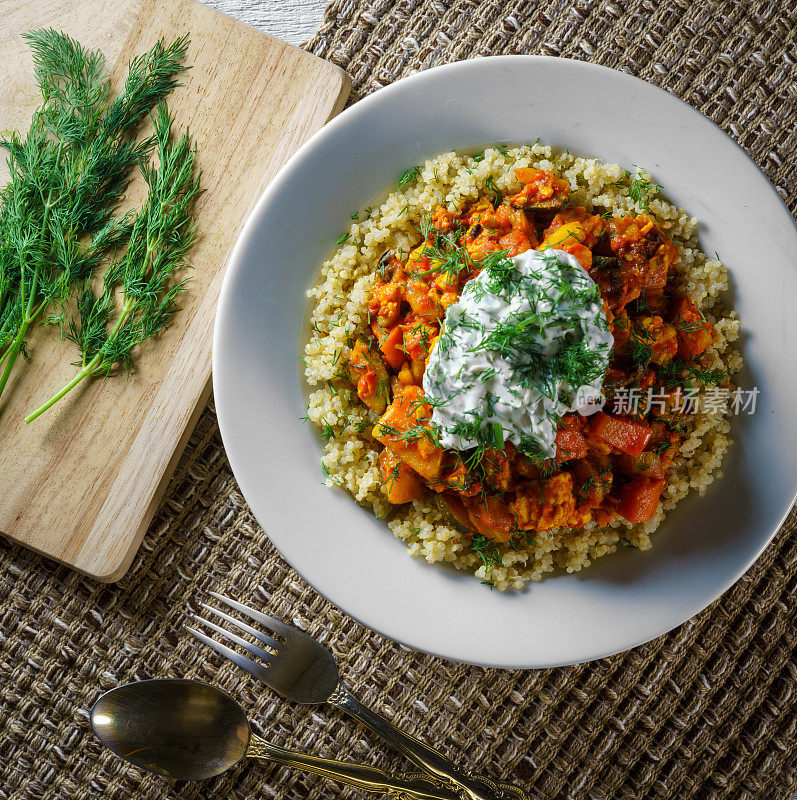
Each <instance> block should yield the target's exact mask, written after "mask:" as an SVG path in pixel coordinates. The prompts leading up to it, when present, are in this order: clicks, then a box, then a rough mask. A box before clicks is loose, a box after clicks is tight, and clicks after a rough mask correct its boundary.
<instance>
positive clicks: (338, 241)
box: [335, 233, 349, 244]
mask: <svg viewBox="0 0 797 800" xmlns="http://www.w3.org/2000/svg"><path fill="white" fill-rule="evenodd" d="M348 241H349V234H348V233H341V235H340V236H338V238H337V239H335V244H344V243H345V242H348Z"/></svg>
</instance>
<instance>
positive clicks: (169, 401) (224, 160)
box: [0, 0, 349, 581]
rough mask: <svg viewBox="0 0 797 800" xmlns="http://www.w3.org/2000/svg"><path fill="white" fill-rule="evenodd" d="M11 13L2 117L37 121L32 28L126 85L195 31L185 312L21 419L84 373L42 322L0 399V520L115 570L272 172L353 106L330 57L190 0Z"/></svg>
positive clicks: (132, 543) (42, 546)
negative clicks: (123, 359) (142, 63)
mask: <svg viewBox="0 0 797 800" xmlns="http://www.w3.org/2000/svg"><path fill="white" fill-rule="evenodd" d="M0 20H2V22H3V24H2V26H0V53H2V59H0V87H2V92H0V130H6V129H16V130H22V131H25V130H27V128H28V125H29V122H30V116H31V113H32V111H33V109H34V108H35V107H36V105H37V104H38V96H37V92H36V88H35V84H34V82H33V75H32V59H31V57H30V53H29V51H28V49H27V46H26V44H25V42H24V41H23V40H22V38H21V34H22V33H23V32H25V31H27V30H30V29H33V28H38V27H45V26H49V27H53V28H56V29H58V30H63V31H64V32H66V33H68V34H70V35H72V36H74V37H75V38H76V39H78V40H79V41H80V42H81V43H82V44H84V45H85V46H87V47H90V48H97V47H99V48H100V49H101V50H102V51H103V53H104V54H105V57H106V61H107V64H108V66H109V69H110V71H111V73H112V75H113V76H114V79H115V84H114V85H115V86H118V80H119V76H122V75H124V74H125V73H126V66H127V63H128V62H129V60H130V58H131V57H133V56H135V55H138V54H140V53H143V52H146V51H147V50H148V49H149V48H150V47H151V46H152V45H153V44H154V43H155V42H156V41H157V39H158V38H160V37H165V38H167V39H168V40H170V41H171V40H172V39H174V38H176V37H178V36H181V35H183V34H185V33H189V34H190V37H191V46H190V49H189V51H188V59H187V60H188V63H190V64H191V65H192V68H191V70H190V71H189V72H188V73H186V74H185V76H184V78H183V79H182V80H183V86H181V87H179V88H178V89H176V90H175V91H174V93H173V94H172V96H171V98H170V99H169V106H170V108H171V109H172V111H173V112H174V114H175V117H176V120H177V123H178V125H179V126H181V127H182V126H187V127H188V128H189V129H190V131H191V134H192V135H193V137H194V138H195V140H196V142H197V145H198V148H199V161H200V165H201V168H202V172H203V185H204V187H205V189H206V191H205V193H204V195H203V196H202V198H201V199H200V201H199V204H198V206H197V221H198V223H199V231H200V236H199V239H198V241H197V243H196V245H195V246H194V247H193V249H192V251H191V253H190V260H191V263H192V267H193V268H192V270H191V281H190V286H189V289H188V291H186V292H185V294H184V296H183V297H181V300H180V306H181V310H180V311H179V313H178V314H177V316H176V317H175V319H174V322H173V324H172V325H171V327H169V329H168V330H167V331H166V332H165V334H163V335H162V336H161V337H160V339H159V340H158V341H157V342H156V343H154V344H150V343H147V344H146V345H145V346H144V350H143V352H142V353H141V354H140V357H139V358H138V359H137V368H136V370H135V372H134V374H133V375H132V376H131V377H130V378H129V379H126V378H125V377H124V375H121V376H116V377H113V378H110V379H107V380H95V381H93V382H90V383H89V382H84V384H83V385H82V388H78V389H77V390H76V391H73V392H72V393H70V396H67V397H66V398H65V399H64V400H62V401H61V402H60V403H58V404H57V405H56V406H55V407H53V408H52V409H51V410H50V411H48V412H47V413H46V414H44V415H43V416H42V417H40V418H39V419H38V420H36V421H35V422H33V423H32V424H30V425H27V426H25V425H24V424H23V423H22V420H23V417H24V416H25V414H26V413H28V412H29V411H31V410H32V409H34V408H36V407H37V406H38V405H39V404H40V403H41V402H43V401H44V400H46V399H47V398H48V397H50V396H51V395H52V394H53V393H54V392H55V391H57V390H58V389H59V388H60V387H61V386H63V385H64V383H65V382H66V381H67V380H69V379H70V378H71V377H72V376H73V375H74V373H75V367H74V366H72V365H71V363H70V362H72V361H74V360H75V358H76V356H77V353H76V351H75V349H74V347H73V346H72V345H71V344H70V343H68V342H60V341H59V340H58V335H57V330H55V329H52V328H51V329H44V328H40V329H38V330H37V331H35V333H34V335H33V336H31V338H30V360H29V361H28V362H27V364H26V365H24V369H21V368H20V367H22V366H23V365H22V364H21V363H18V365H17V368H16V369H15V371H14V374H13V376H12V379H11V381H10V382H9V384H8V386H7V389H6V392H5V393H4V396H3V398H2V399H0V476H2V477H0V531H1V532H2V533H3V534H4V535H5V536H7V537H9V538H11V539H13V540H15V541H17V542H20V543H22V544H24V545H26V546H28V547H31V548H33V549H34V550H37V551H39V552H41V553H44V554H45V555H47V556H50V557H52V558H54V559H57V560H58V561H61V562H63V563H65V564H68V565H70V566H72V567H75V568H76V569H78V570H80V571H82V572H85V573H87V574H89V575H92V576H94V577H96V578H98V579H99V580H102V581H115V580H118V579H119V578H120V577H121V576H122V575H123V574H124V573H125V571H126V570H127V568H128V566H129V565H130V562H131V561H132V559H133V556H134V555H135V552H136V550H137V549H138V546H139V544H140V542H141V539H142V537H143V535H144V532H145V531H146V529H147V526H148V525H149V523H150V521H151V519H152V517H153V514H154V512H155V509H156V508H157V506H158V503H159V501H160V499H161V497H162V494H163V492H164V490H165V488H166V484H167V482H168V479H169V477H170V475H171V473H172V471H173V469H174V467H175V465H176V462H177V460H178V457H179V455H180V453H181V451H182V449H183V447H184V445H185V443H186V441H187V439H188V436H189V434H190V432H191V430H192V428H193V426H194V424H195V422H196V419H197V417H198V416H199V413H200V411H201V410H202V408H203V407H204V405H205V402H206V400H207V398H208V396H209V393H210V368H211V340H212V328H213V316H214V312H215V308H216V300H217V297H218V293H219V288H220V285H221V279H222V277H223V274H224V271H225V267H226V264H227V260H228V258H229V256H230V252H231V249H232V247H233V245H234V244H235V240H236V238H237V236H238V233H239V231H240V229H241V227H242V225H243V223H244V221H245V219H246V217H247V215H248V214H249V211H250V210H251V208H252V206H253V205H254V203H255V201H256V200H257V198H258V197H259V196H260V194H261V192H262V191H263V189H264V188H265V186H266V185H267V183H268V182H269V180H270V179H271V178H272V177H273V175H274V174H275V172H276V171H277V169H279V167H280V166H282V164H284V163H285V161H286V160H287V159H288V157H289V156H290V155H291V154H292V153H293V152H294V151H295V150H296V149H297V147H298V146H299V145H300V144H301V143H302V142H303V141H305V140H306V139H307V138H308V137H309V136H310V135H311V134H312V133H313V132H315V131H316V130H318V129H319V128H320V127H321V126H322V125H323V124H324V123H325V122H326V121H327V120H328V119H330V117H332V116H334V115H335V114H336V113H337V112H338V111H339V110H340V109H341V108H342V106H343V103H344V101H345V99H346V96H347V95H348V92H349V81H348V78H347V77H346V75H345V73H344V72H343V71H342V70H340V69H338V68H337V67H335V66H333V65H332V64H329V63H327V62H325V61H322V60H321V59H318V58H315V57H314V56H311V55H309V54H307V53H305V52H303V51H301V50H298V49H297V48H294V47H290V46H289V45H286V44H284V43H282V42H280V41H278V40H277V39H274V38H272V37H269V36H266V35H264V34H262V33H259V32H257V31H255V30H254V29H253V28H249V27H247V26H245V25H242V24H241V23H238V22H236V21H235V20H232V19H230V18H229V17H226V16H224V15H222V14H219V13H217V12H215V11H213V10H211V9H209V8H207V7H205V6H202V5H199V4H198V3H194V2H193V1H192V0H80V1H79V2H68V3H65V2H64V1H63V0H0ZM3 160H4V159H3ZM6 180H7V171H6V170H5V166H3V167H2V171H0V184H3V183H5V181H6ZM297 212H300V209H297ZM266 256H267V254H265V253H264V257H266ZM21 361H22V359H21V358H20V359H19V362H21Z"/></svg>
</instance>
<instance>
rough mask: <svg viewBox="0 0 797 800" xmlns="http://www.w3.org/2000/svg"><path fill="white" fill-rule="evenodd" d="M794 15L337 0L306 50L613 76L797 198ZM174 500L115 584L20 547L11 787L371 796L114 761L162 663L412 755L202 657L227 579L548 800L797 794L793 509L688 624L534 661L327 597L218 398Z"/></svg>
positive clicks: (370, 756) (715, 7)
mask: <svg viewBox="0 0 797 800" xmlns="http://www.w3.org/2000/svg"><path fill="white" fill-rule="evenodd" d="M789 5H790V4H789V3H787V2H769V1H768V0H754V1H753V2H750V3H747V2H743V1H740V2H716V3H692V2H687V0H666V1H665V2H660V3H657V2H652V0H651V1H650V2H639V1H635V2H625V1H624V0H610V2H599V3H594V2H575V3H570V2H567V3H566V2H534V1H533V0H513V2H501V0H491V1H490V2H476V0H426V1H424V0H402V1H401V2H390V0H376V1H372V2H363V3H359V4H355V3H353V2H351V0H338V1H337V2H335V3H334V4H333V5H332V6H331V7H330V8H329V10H328V12H327V15H326V19H325V22H324V24H323V26H322V28H321V30H320V32H319V34H318V35H317V36H316V37H315V38H314V39H313V40H312V42H310V43H309V48H310V49H311V50H312V51H313V52H315V53H317V54H318V55H321V56H324V57H327V58H331V59H332V60H333V61H336V62H337V63H339V64H340V65H341V66H343V67H344V68H346V69H347V70H348V71H349V73H350V74H351V76H352V79H353V81H354V97H355V98H357V97H361V96H363V95H364V94H366V93H368V92H370V91H373V90H374V89H376V88H378V87H379V86H383V85H385V84H386V83H389V82H390V81H392V80H395V79H396V78H398V77H400V76H401V75H404V74H407V73H408V72H411V71H412V70H415V69H422V68H425V67H430V66H433V65H435V64H439V63H442V62H445V61H450V60H455V59H459V58H466V57H471V56H474V55H481V54H490V53H493V54H495V53H545V54H550V55H559V56H568V57H572V58H581V59H589V60H594V61H596V62H599V63H602V64H606V65H608V66H613V67H617V68H619V69H623V70H626V71H629V72H632V73H633V74H636V75H639V76H641V77H643V78H646V79H647V80H649V81H651V82H653V83H656V84H658V85H660V86H663V87H665V88H666V89H668V90H669V91H672V92H673V93H675V94H677V95H678V96H680V97H682V98H684V99H685V100H687V101H688V102H690V103H691V104H692V105H694V106H696V107H697V108H699V109H700V110H701V111H703V112H704V113H706V114H707V115H708V116H710V117H711V118H712V119H714V120H715V121H716V122H718V123H719V124H720V125H722V126H723V128H725V130H727V131H728V132H729V133H730V134H731V135H732V136H734V137H735V138H736V139H737V141H739V142H740V144H742V145H743V146H744V147H745V148H746V149H747V150H748V152H750V153H751V154H752V155H753V157H754V158H755V159H756V161H757V162H758V164H759V165H760V166H761V167H762V169H763V170H764V171H765V172H766V173H767V175H768V176H769V178H770V179H771V180H772V181H773V183H775V185H776V186H777V187H778V190H779V191H780V192H781V194H782V196H783V197H784V199H786V200H787V202H789V203H790V204H791V207H792V209H794V207H795V206H794V204H795V200H796V199H797V198H795V194H794V169H795V164H794V151H795V147H794V144H795V132H794V128H793V126H794V120H795V113H794V106H793V105H790V102H791V100H792V98H791V96H790V94H789V92H790V90H791V89H793V86H794V83H793V78H794V63H795V56H796V55H797V53H795V26H794V18H793V17H790V16H789V13H788V10H787V9H788V6H789ZM770 468H772V469H777V465H776V464H773V465H770ZM6 479H9V478H8V476H6ZM167 497H168V499H167V500H166V501H165V502H164V504H163V507H162V508H161V510H160V512H159V514H158V516H157V519H156V520H155V522H154V524H153V525H152V529H151V530H150V532H149V534H148V535H147V537H146V539H145V541H144V544H143V546H142V548H141V551H140V553H139V555H138V557H137V558H136V560H135V562H134V564H133V567H132V569H131V570H130V573H129V574H128V575H127V576H126V577H125V578H124V579H123V580H122V581H121V582H120V583H119V584H117V585H115V586H100V585H98V584H96V583H94V582H92V581H90V580H88V579H86V578H82V577H80V576H78V575H76V574H74V573H72V572H70V571H69V570H67V569H64V568H60V567H55V566H54V565H53V564H52V563H50V562H47V561H44V560H43V559H41V558H39V557H38V556H36V555H33V554H31V553H29V552H26V551H24V550H21V549H19V548H17V547H15V546H13V545H11V544H9V543H7V542H5V541H2V542H0V558H1V559H2V563H1V565H0V598H2V608H1V610H0V614H1V615H2V618H1V619H0V645H1V646H2V657H1V658H0V686H2V693H1V696H0V720H1V721H2V733H0V799H2V800H5V799H6V798H15V799H16V798H20V799H21V798H31V800H32V799H33V798H35V799H36V800H47V799H49V798H69V799H70V800H82V799H83V798H97V797H104V798H127V797H130V796H137V797H146V798H199V797H214V796H218V797H224V798H230V800H233V799H234V798H235V799H237V798H249V797H251V798H254V797H265V798H268V797H286V798H292V797H308V798H322V797H338V796H339V797H354V796H360V795H357V793H354V792H349V791H348V790H338V788H337V787H336V786H334V785H333V784H329V783H326V782H323V781H320V780H316V779H315V778H312V777H304V776H302V775H300V774H299V773H297V772H292V771H288V770H285V769H282V768H276V767H272V766H270V765H268V764H263V765H262V766H260V765H258V764H250V765H248V766H245V767H242V768H239V769H237V770H235V771H233V772H231V773H228V774H226V775H224V776H221V777H219V778H216V779H214V780H212V781H209V782H207V783H204V784H200V785H197V784H176V783H169V782H166V781H163V780H161V779H159V778H155V777H153V776H146V775H143V774H142V773H141V772H139V771H137V770H135V769H132V768H128V767H127V766H126V765H125V764H124V763H123V762H121V761H120V760H119V759H116V758H114V757H112V756H110V755H109V754H108V753H107V752H102V751H101V750H100V748H99V746H98V745H97V743H96V742H95V740H94V738H93V736H92V734H91V731H90V728H89V724H88V715H87V710H88V708H89V707H90V706H91V704H92V702H93V701H94V699H95V698H96V697H97V695H98V694H99V692H101V691H103V690H105V689H108V688H110V687H112V686H115V685H117V684H120V683H124V682H126V681H130V680H135V679H140V678H146V677H158V676H165V675H177V676H188V677H197V678H201V679H205V680H209V681H213V682H215V683H217V684H219V685H221V686H223V687H225V688H226V689H228V690H230V691H232V692H233V693H235V694H236V695H237V696H238V697H239V698H240V699H241V701H242V702H243V704H244V705H245V706H246V708H247V709H248V710H249V712H250V714H251V717H252V719H253V720H254V721H255V724H256V727H258V728H259V729H260V730H261V731H262V732H263V733H264V734H265V735H267V736H268V737H269V738H270V739H272V740H273V741H275V742H277V743H280V744H284V745H287V746H292V747H297V748H305V749H307V750H309V751H313V752H317V753H321V754H323V755H327V756H335V757H339V758H350V759H356V760H359V761H363V762H367V763H372V764H377V765H379V766H381V767H385V768H388V769H392V770H404V769H406V768H407V765H406V763H404V762H402V761H401V759H399V758H398V757H396V756H394V755H393V754H391V753H389V752H387V751H386V750H385V749H383V748H382V747H381V746H380V745H379V744H378V743H377V742H376V741H375V740H374V739H373V738H372V737H371V736H370V735H368V734H367V733H365V732H364V731H363V730H362V729H360V728H358V727H357V726H356V725H354V724H353V723H351V722H349V721H348V720H346V719H344V718H342V717H340V716H339V715H338V714H337V713H335V712H333V711H330V710H327V709H325V708H321V707H316V708H312V707H299V706H292V705H290V704H287V703H284V702H282V701H279V700H277V699H275V696H274V695H273V694H272V693H270V692H269V691H268V690H267V689H265V688H261V687H260V686H258V685H257V684H255V683H254V682H253V681H251V680H249V679H248V678H247V677H245V676H243V675H242V674H240V673H239V672H237V671H234V670H233V669H232V668H228V667H227V666H225V665H222V664H221V663H220V661H219V660H218V659H216V658H212V657H209V656H208V653H206V652H204V651H202V650H200V649H199V648H198V647H197V646H196V645H195V644H194V643H193V642H192V641H191V640H189V638H188V637H187V636H185V635H184V634H183V633H182V632H181V625H182V624H183V623H184V622H185V621H186V619H187V616H188V614H189V612H190V611H192V610H196V609H197V604H198V602H199V601H200V599H201V598H202V597H203V596H204V594H205V592H206V591H207V590H208V589H221V590H223V591H227V592H228V593H230V594H233V595H235V596H238V597H241V598H242V599H245V600H251V601H252V602H254V603H255V604H261V605H265V604H266V603H267V604H268V608H269V609H271V610H272V612H273V613H276V614H277V615H281V616H284V617H285V618H287V619H289V620H291V621H293V622H294V623H296V624H297V625H299V626H301V627H304V628H306V629H307V630H308V631H310V632H311V633H312V634H313V635H316V636H318V637H319V638H320V639H322V640H323V641H325V642H326V643H327V644H328V645H329V646H330V647H331V648H332V650H333V651H334V653H335V655H336V657H337V658H338V659H339V661H340V664H341V667H342V671H343V673H344V674H345V675H346V676H347V679H348V680H349V681H350V683H352V684H353V686H354V688H355V690H356V691H357V692H358V693H359V694H360V695H361V696H362V697H363V698H364V699H365V700H367V701H368V702H370V703H373V705H374V706H375V707H376V708H377V709H382V710H383V711H384V712H385V713H389V714H390V715H391V716H392V717H393V718H394V719H395V720H396V721H397V722H398V723H399V724H400V725H402V726H404V727H405V728H406V729H407V730H409V731H412V732H414V733H416V734H419V735H421V736H422V737H423V738H426V739H427V740H428V741H430V742H433V743H434V744H436V745H437V746H439V747H440V748H442V749H443V750H444V751H446V752H447V753H449V754H450V755H452V756H454V757H456V758H458V759H460V760H461V761H462V762H463V763H465V764H467V765H470V766H473V767H475V766H477V765H478V766H479V768H480V769H483V770H484V771H485V772H488V773H490V774H493V775H496V776H504V777H511V778H514V779H515V780H517V781H519V782H521V783H523V784H524V785H526V786H528V787H529V788H530V789H531V790H532V792H533V795H534V797H535V798H539V799H540V800H554V799H558V798H563V799H564V798H572V799H573V800H576V799H578V800H580V799H581V798H584V799H586V798H591V799H593V800H610V799H611V800H614V799H615V798H629V799H631V798H633V800H640V799H641V798H679V800H681V799H685V798H701V799H702V798H742V797H743V798H761V799H762V800H785V798H787V797H789V796H790V792H791V790H792V789H793V788H795V782H796V781H797V763H796V762H797V758H795V740H796V739H797V680H796V679H797V668H796V663H795V660H794V653H793V648H794V643H795V620H794V613H795V608H794V596H795V579H796V578H797V542H795V537H794V536H793V532H794V529H795V527H797V514H795V513H792V516H791V517H790V519H789V521H788V522H787V524H786V525H785V526H784V528H783V530H782V531H781V532H780V533H779V534H778V536H777V537H776V539H775V541H774V542H773V543H772V545H771V546H770V547H769V548H768V549H767V550H766V552H765V553H764V555H763V556H762V557H761V558H760V559H759V561H758V563H757V564H756V565H755V566H754V567H753V568H752V569H751V570H750V571H749V572H748V573H747V574H746V575H745V576H744V577H743V578H742V579H741V580H740V581H739V583H737V584H736V585H735V586H734V587H733V588H732V589H731V590H730V591H728V592H727V593H726V594H725V595H724V596H723V597H722V598H721V599H720V600H718V601H717V602H716V603H714V605H712V606H711V608H709V609H707V610H706V611H705V612H703V613H702V614H699V615H698V616H697V617H696V618H694V619H692V620H690V621H689V622H687V623H686V624H684V625H682V626H681V627H680V628H678V629H676V630H675V631H673V632H671V633H670V634H668V635H666V636H663V637H661V638H659V639H657V640H656V641H654V642H652V643H650V644H648V645H645V646H642V647H638V648H636V649H634V650H632V651H629V652H627V653H624V654H622V655H619V656H615V657H613V658H608V659H604V660H602V661H598V662H594V663H592V664H587V665H582V666H576V667H568V668H563V669H549V670H540V671H536V672H519V671H498V670H487V669H481V668H476V667H465V666H460V665H457V664H452V663H450V662H447V661H442V660H440V659H436V658H433V657H430V656H426V655H422V654H419V653H415V652H413V651H410V650H408V649H406V648H404V647H402V646H400V645H397V644H395V643H393V642H391V641H388V640H386V639H383V638H382V637H380V636H377V635H375V634H373V633H371V632H370V631H368V630H366V629H364V628H362V627H361V626H359V625H358V624H356V623H355V622H353V621H352V620H350V619H349V618H347V617H346V616H345V615H344V614H342V613H341V612H340V611H338V610H337V609H336V608H335V607H333V606H332V605H330V604H329V603H328V602H326V601H325V600H323V599H322V598H321V597H319V596H318V595H317V594H316V593H315V592H313V591H312V590H311V589H310V588H309V587H308V586H307V585H306V584H305V583H304V582H303V581H302V580H301V579H300V578H298V576H297V575H296V574H295V573H294V572H293V571H292V570H290V569H289V568H288V567H287V566H286V565H285V563H284V562H283V561H282V560H281V559H280V557H279V556H278V555H277V554H276V553H275V551H274V549H273V547H272V546H271V544H270V543H269V541H268V539H267V537H266V535H265V533H264V532H263V531H262V529H261V528H260V527H259V526H258V524H257V523H256V522H255V520H254V519H253V517H252V515H251V513H250V512H249V510H248V508H247V506H246V503H245V502H244V499H243V497H242V496H241V495H240V493H239V491H238V489H237V487H236V485H235V482H234V480H233V478H232V476H231V473H230V469H229V466H228V464H227V461H226V459H225V456H224V451H223V448H222V443H221V440H220V438H219V433H218V428H217V426H216V420H215V415H214V412H213V409H212V406H211V407H210V408H209V409H208V410H207V412H206V413H205V414H204V415H203V417H202V419H201V420H200V423H199V425H198V427H197V430H196V432H195V433H194V435H193V437H192V439H191V441H190V444H189V446H188V449H187V451H186V453H185V456H184V458H183V459H182V461H181V463H180V465H179V468H178V470H177V473H176V475H175V477H174V480H173V482H172V485H171V488H170V490H169V492H168V495H167Z"/></svg>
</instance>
